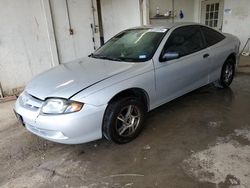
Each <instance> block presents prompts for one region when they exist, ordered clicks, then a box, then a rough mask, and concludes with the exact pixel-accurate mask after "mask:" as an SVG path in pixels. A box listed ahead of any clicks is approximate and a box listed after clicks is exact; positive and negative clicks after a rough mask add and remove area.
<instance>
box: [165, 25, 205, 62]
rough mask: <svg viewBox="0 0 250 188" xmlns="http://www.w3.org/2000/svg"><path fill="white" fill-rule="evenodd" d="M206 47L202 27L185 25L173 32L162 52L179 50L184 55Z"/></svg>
mask: <svg viewBox="0 0 250 188" xmlns="http://www.w3.org/2000/svg"><path fill="white" fill-rule="evenodd" d="M204 47H205V44H204V41H203V37H202V34H201V31H200V28H199V27H198V26H184V27H180V28H177V29H176V30H174V31H173V32H172V33H171V35H170V37H169V39H168V40H167V42H166V44H165V46H164V49H163V52H162V53H163V54H164V53H167V52H177V53H178V54H179V55H180V57H182V56H186V55H189V54H192V53H194V52H197V51H200V50H202V49H204Z"/></svg>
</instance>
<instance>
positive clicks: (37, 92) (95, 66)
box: [26, 58, 133, 100]
mask: <svg viewBox="0 0 250 188" xmlns="http://www.w3.org/2000/svg"><path fill="white" fill-rule="evenodd" d="M132 67H133V63H125V62H116V61H109V60H101V59H94V58H84V59H80V60H77V61H74V62H71V63H66V64H61V65H59V66H57V67H55V68H53V69H50V70H48V71H46V72H44V73H42V74H40V75H38V76H36V77H35V78H34V79H32V80H31V81H30V82H29V83H28V85H27V86H26V91H27V92H28V93H29V94H30V95H32V96H35V97H37V98H39V99H42V100H44V99H46V98H49V97H59V98H70V97H71V96H73V95H74V94H76V93H77V92H79V91H81V90H83V89H85V88H88V87H90V86H92V85H94V84H96V83H98V82H101V81H103V80H105V79H108V78H111V77H112V76H115V75H117V74H120V73H122V72H125V71H128V70H129V69H131V68H132Z"/></svg>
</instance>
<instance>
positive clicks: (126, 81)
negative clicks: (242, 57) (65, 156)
mask: <svg viewBox="0 0 250 188" xmlns="http://www.w3.org/2000/svg"><path fill="white" fill-rule="evenodd" d="M239 47H240V41H239V39H237V38H236V37H235V36H233V35H230V34H223V33H221V32H219V31H216V30H213V29H211V28H209V27H206V26H203V25H200V24H196V23H175V24H168V25H166V26H162V27H153V26H144V27H137V28H132V29H128V30H125V31H123V32H121V33H119V34H117V35H116V36H114V37H113V38H111V39H110V40H109V41H108V42H107V43H106V44H104V45H103V46H102V47H100V48H99V49H98V50H96V51H95V52H94V53H93V54H91V55H89V57H86V58H82V59H79V60H76V61H74V62H70V63H66V64H61V65H60V66H57V67H55V68H53V69H51V70H49V71H47V72H44V73H42V74H40V75H38V76H36V77H35V78H34V79H33V80H31V81H30V82H29V83H28V84H27V86H26V88H25V90H24V91H23V93H21V95H20V96H19V98H18V99H17V101H16V104H15V113H16V115H17V117H18V119H19V120H20V121H21V122H22V124H23V125H24V126H25V127H26V128H27V129H28V130H29V131H30V132H32V133H34V134H36V135H38V136H40V137H42V138H45V139H47V140H50V141H54V142H58V143H64V144H79V143H85V142H89V141H93V140H97V139H100V138H102V137H105V138H107V139H108V140H111V141H113V142H115V143H118V144H124V143H127V142H130V141H132V140H133V139H135V138H136V137H137V136H138V135H139V133H140V132H141V131H142V129H143V121H144V119H145V117H146V113H147V112H148V111H150V110H153V109H155V108H157V107H159V106H160V105H162V104H165V103H167V102H169V101H171V100H173V99H175V98H177V97H179V96H182V95H184V94H186V93H188V92H190V91H193V90H195V89H197V88H200V87H202V86H205V85H207V84H210V83H215V85H216V86H218V87H220V88H226V87H228V86H229V85H230V84H231V82H232V80H233V78H234V73H235V67H236V65H237V63H238V60H239Z"/></svg>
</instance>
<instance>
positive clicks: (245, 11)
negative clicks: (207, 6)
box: [222, 0, 250, 48]
mask: <svg viewBox="0 0 250 188" xmlns="http://www.w3.org/2000/svg"><path fill="white" fill-rule="evenodd" d="M224 9H231V13H224V20H223V27H222V31H223V32H226V33H231V34H234V35H236V36H238V37H239V38H240V40H241V48H243V46H244V44H245V43H246V41H247V39H248V38H250V1H249V0H237V1H235V0H225V2H224Z"/></svg>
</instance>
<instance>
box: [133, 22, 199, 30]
mask: <svg viewBox="0 0 250 188" xmlns="http://www.w3.org/2000/svg"><path fill="white" fill-rule="evenodd" d="M187 25H202V24H199V23H195V22H176V23H170V22H167V23H164V24H160V25H159V24H154V25H144V26H139V27H134V28H131V29H143V28H145V29H147V28H149V29H171V28H173V27H180V26H187Z"/></svg>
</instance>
